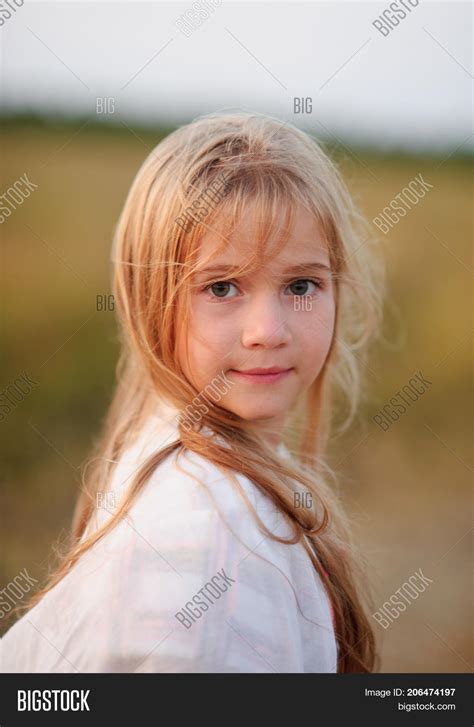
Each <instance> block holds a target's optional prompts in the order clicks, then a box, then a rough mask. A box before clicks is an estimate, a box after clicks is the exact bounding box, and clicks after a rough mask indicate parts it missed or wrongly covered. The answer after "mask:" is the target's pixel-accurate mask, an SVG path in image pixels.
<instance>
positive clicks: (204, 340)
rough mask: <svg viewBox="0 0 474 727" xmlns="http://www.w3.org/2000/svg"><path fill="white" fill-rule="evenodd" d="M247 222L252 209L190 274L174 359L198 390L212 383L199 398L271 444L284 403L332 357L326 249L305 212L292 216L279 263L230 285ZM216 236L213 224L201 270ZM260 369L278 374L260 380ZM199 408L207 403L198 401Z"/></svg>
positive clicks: (275, 258)
mask: <svg viewBox="0 0 474 727" xmlns="http://www.w3.org/2000/svg"><path fill="white" fill-rule="evenodd" d="M254 219H255V218H253V216H252V208H251V207H250V206H249V208H248V212H247V214H246V215H245V216H244V219H243V220H241V222H240V225H239V226H238V227H237V228H236V229H235V230H234V232H233V233H232V235H231V236H230V237H229V241H230V244H229V245H227V246H226V249H225V250H224V251H222V252H221V253H220V254H219V255H218V257H217V258H215V259H213V260H212V261H211V262H210V263H209V265H208V266H206V268H205V270H202V271H200V272H199V273H197V274H196V276H195V280H194V287H193V290H192V293H191V311H190V323H189V327H188V330H187V331H186V332H184V331H183V332H182V334H181V335H180V336H179V339H178V357H179V361H180V364H181V367H182V369H183V371H184V372H185V374H186V376H187V378H188V379H189V380H190V381H191V382H192V383H193V384H194V386H195V387H196V388H197V389H198V390H199V391H200V392H202V391H203V390H204V388H205V387H206V386H207V385H208V384H211V383H212V382H213V381H214V382H215V384H216V386H215V387H214V388H213V390H212V393H210V394H209V392H210V391H211V390H210V389H208V390H207V392H206V394H207V396H209V398H210V399H211V400H213V401H215V402H216V403H218V404H219V406H222V407H223V408H224V409H227V410H229V411H231V412H233V413H234V414H237V415H238V416H240V417H242V418H243V419H245V420H247V421H249V422H252V423H253V424H254V425H255V427H258V429H259V430H260V431H261V432H262V433H263V434H264V435H265V436H266V437H267V438H268V439H269V440H270V441H272V442H276V443H277V442H278V441H279V439H280V433H281V429H282V427H283V424H284V420H285V417H286V415H287V413H288V411H289V409H290V407H291V405H292V404H293V403H294V402H295V401H296V399H297V398H298V396H299V395H300V394H301V393H302V392H303V391H304V390H305V389H307V388H308V387H309V386H310V385H311V384H312V383H313V381H314V380H315V379H316V378H317V376H318V375H319V373H320V371H321V369H322V367H323V364H324V361H325V359H326V356H327V353H328V351H329V348H330V345H331V340H332V336H333V330H334V320H335V297H334V285H333V281H332V278H331V270H330V263H329V255H328V250H327V247H326V243H325V241H324V239H323V237H322V234H321V232H320V230H319V229H318V225H317V223H316V221H315V219H314V217H313V216H312V215H311V214H310V213H309V212H308V211H307V210H306V209H305V208H304V207H299V208H298V210H297V212H296V214H295V218H294V224H293V230H292V232H291V235H290V237H289V239H288V242H287V244H286V245H285V247H284V248H283V249H282V250H281V251H280V252H279V253H278V255H271V254H270V255H269V260H268V262H267V263H266V264H265V265H263V266H261V267H260V268H258V269H257V270H255V271H252V272H251V273H248V274H246V275H245V276H243V277H234V274H233V271H232V267H233V266H234V267H238V266H239V265H242V261H243V260H248V259H249V258H250V257H251V256H252V254H254V250H255V244H254V240H255V230H254V227H255V223H254ZM222 229H223V228H222ZM219 233H220V229H219V228H218V227H216V226H214V227H213V229H212V230H208V231H206V233H205V235H204V237H203V238H202V240H201V245H200V249H199V256H198V262H199V263H201V262H202V261H203V260H204V259H205V258H207V257H208V255H209V254H211V253H212V252H213V251H214V250H216V249H217V248H218V246H219V245H220V244H221V243H222V236H221V234H219ZM271 244H272V243H271V241H270V245H271ZM211 267H212V270H210V269H209V268H211ZM186 339H187V345H188V352H189V360H186V358H185V342H186ZM255 369H257V370H260V373H259V372H258V371H257V372H255ZM262 369H272V370H273V369H277V370H278V371H279V372H280V373H276V374H275V373H273V374H272V373H267V374H266V375H265V374H264V373H262V371H261V370H262ZM252 371H254V373H251V372H252ZM199 401H204V402H205V395H203V396H202V398H200V399H199Z"/></svg>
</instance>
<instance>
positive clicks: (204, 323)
mask: <svg viewBox="0 0 474 727" xmlns="http://www.w3.org/2000/svg"><path fill="white" fill-rule="evenodd" d="M235 333H236V331H235V327H234V326H233V325H232V321H231V320H230V318H229V316H219V315H216V311H213V310H212V309H211V310H210V306H209V304H207V305H203V304H200V303H199V302H198V301H195V302H194V303H193V310H192V312H191V315H190V320H189V329H188V348H189V357H190V360H191V361H192V362H193V365H194V367H195V368H196V369H197V370H204V369H205V370H206V371H207V370H211V369H216V368H218V369H220V368H222V367H223V366H225V362H226V360H228V359H229V356H230V355H231V353H232V351H233V348H234V346H235V335H234V334H235Z"/></svg>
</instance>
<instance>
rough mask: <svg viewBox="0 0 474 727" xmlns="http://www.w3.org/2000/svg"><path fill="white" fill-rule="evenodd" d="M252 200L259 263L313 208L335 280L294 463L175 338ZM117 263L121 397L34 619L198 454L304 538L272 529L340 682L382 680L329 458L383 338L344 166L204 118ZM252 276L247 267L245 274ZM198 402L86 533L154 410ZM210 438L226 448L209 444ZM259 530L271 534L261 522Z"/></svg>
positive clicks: (297, 136)
mask: <svg viewBox="0 0 474 727" xmlns="http://www.w3.org/2000/svg"><path fill="white" fill-rule="evenodd" d="M223 179H224V180H225V184H224V186H222V180H223ZM212 185H214V186H212ZM219 185H221V186H219ZM218 188H220V189H223V190H224V191H223V193H222V194H221V195H217V196H214V198H213V200H214V201H213V202H212V204H211V203H210V202H209V201H208V205H207V208H206V209H205V211H204V212H203V207H202V199H203V196H202V195H203V192H204V191H205V190H209V189H218ZM250 201H251V202H252V204H253V205H255V209H256V210H257V213H256V215H257V229H258V230H259V234H258V239H257V241H256V244H257V250H258V251H259V252H262V251H265V249H266V245H267V244H268V241H269V240H273V239H274V238H275V236H277V237H278V238H279V240H280V241H281V245H282V246H283V245H284V244H285V240H286V237H285V235H286V234H287V232H288V230H289V229H290V228H291V221H292V219H293V215H294V210H295V208H296V206H297V205H304V207H305V208H306V210H308V211H309V212H310V213H311V214H312V215H314V218H315V220H317V222H318V224H319V225H320V229H321V230H322V232H323V234H324V238H325V241H326V244H327V247H328V251H329V257H330V264H331V270H332V277H333V280H334V296H335V306H336V316H335V327H334V333H333V336H332V341H331V345H330V349H329V352H328V354H327V357H326V359H325V362H324V364H323V367H322V369H321V372H320V374H319V375H318V376H317V378H316V380H315V381H314V382H313V383H312V384H311V386H310V387H308V388H307V389H306V390H305V391H304V392H303V394H302V395H300V397H299V399H298V401H297V402H295V403H294V405H293V406H292V409H291V411H290V413H289V416H288V418H287V419H288V421H287V424H286V426H287V427H288V430H287V433H290V432H291V436H292V442H293V445H292V449H293V454H294V456H293V458H290V459H284V458H282V457H281V456H280V454H279V453H278V452H276V451H274V449H272V448H271V446H270V444H268V443H267V442H266V441H265V439H264V437H263V436H260V435H258V434H255V432H253V433H251V432H250V431H249V428H248V423H247V422H246V421H245V420H244V419H242V418H240V417H238V416H237V415H236V414H234V413H232V412H230V411H228V410H226V409H225V408H224V407H223V406H219V402H218V401H215V400H214V398H213V397H208V396H206V394H205V392H204V393H203V392H199V391H197V390H196V388H195V387H194V386H193V384H192V382H190V381H189V380H188V379H187V377H186V376H185V374H184V372H183V370H182V368H181V366H180V364H179V360H178V356H177V341H178V337H179V335H180V333H181V332H182V331H183V330H184V331H186V329H187V328H186V327H187V325H188V321H189V313H190V294H191V292H192V289H193V279H194V278H193V276H194V275H195V273H196V270H197V269H198V268H197V264H196V257H197V251H198V247H199V243H200V240H201V238H202V236H203V235H204V233H205V232H206V231H207V230H209V229H211V228H212V225H213V222H214V221H216V220H217V219H219V221H221V220H224V222H225V230H226V234H223V235H222V248H224V247H225V246H226V245H227V244H229V241H228V239H227V238H228V235H229V234H230V232H231V230H232V229H235V227H236V226H237V225H238V223H239V220H240V219H242V213H243V212H244V211H245V205H246V204H248V203H249V202H250ZM200 204H201V208H200ZM199 209H200V212H199ZM282 209H284V210H286V218H287V219H286V222H287V224H286V225H284V227H283V232H282V228H281V226H278V229H277V225H276V222H277V220H278V219H279V216H280V212H281V210H282ZM112 249H113V256H112V257H113V263H114V279H113V291H114V295H115V302H116V310H117V314H118V320H119V325H120V336H121V344H122V350H121V355H120V359H119V362H118V366H117V386H116V390H115V393H114V396H113V400H112V402H111V405H110V408H109V411H108V413H107V416H106V418H105V421H104V426H103V431H102V435H101V438H100V440H99V442H98V443H97V445H96V451H95V453H94V457H93V458H92V459H91V460H90V462H89V463H88V465H90V466H88V467H86V469H85V471H84V476H83V486H82V488H81V493H80V495H79V498H78V502H77V505H76V508H75V512H74V518H73V522H72V528H71V537H70V542H69V543H68V546H67V551H66V552H65V553H64V554H63V555H62V556H61V562H60V563H59V565H58V567H57V568H56V570H55V571H54V572H53V573H52V574H50V575H49V579H48V582H47V584H46V585H45V586H44V587H43V588H42V589H41V590H40V591H39V592H38V593H36V594H35V595H34V596H33V598H32V599H31V600H30V602H29V603H28V604H27V605H26V608H29V607H31V606H32V605H34V604H35V603H37V602H38V601H39V600H40V599H41V598H42V597H43V596H44V595H45V593H47V592H48V591H49V590H50V589H51V588H52V587H53V586H54V585H55V584H57V583H58V582H59V581H60V580H61V579H62V578H63V577H64V576H65V575H66V574H67V573H68V571H69V570H70V569H71V568H72V567H73V566H74V564H75V563H76V562H77V560H78V559H79V558H80V557H81V555H82V554H83V553H85V552H86V551H87V550H88V549H89V548H90V547H91V546H92V545H93V544H94V543H95V542H97V541H98V540H99V539H100V538H102V537H103V536H104V535H105V534H106V533H107V532H109V531H110V530H111V529H112V528H113V527H114V526H115V525H116V524H117V523H118V522H119V521H120V520H121V519H122V518H123V517H124V516H125V515H126V513H127V512H128V510H129V509H130V507H131V505H132V503H133V502H134V501H135V499H136V497H137V495H138V494H139V492H140V491H141V490H142V488H143V486H144V485H145V483H146V482H147V480H148V479H149V477H150V475H151V474H152V473H153V471H154V470H155V469H156V468H157V467H158V466H159V464H160V463H161V462H162V461H163V460H164V459H165V458H166V457H167V456H168V455H170V454H171V453H173V452H176V457H177V458H179V456H180V455H181V454H182V453H184V451H185V450H191V451H193V452H195V453H197V454H199V455H202V456H203V457H205V458H206V459H207V460H208V461H209V462H211V463H213V464H214V465H215V466H216V467H217V468H219V470H220V471H222V472H224V473H225V474H226V476H228V477H230V478H231V480H232V481H234V482H235V481H236V478H235V473H240V474H241V475H243V476H245V477H247V478H248V479H249V480H250V481H251V482H252V483H253V484H254V485H255V486H256V487H257V488H259V490H260V491H261V492H263V493H264V494H265V495H266V496H268V497H269V498H271V500H272V501H273V502H274V503H275V504H276V506H277V507H278V508H279V510H280V511H281V513H282V514H283V516H284V517H285V519H286V520H287V522H288V523H289V524H290V526H291V532H292V533H293V536H292V538H291V539H289V540H285V539H282V538H279V537H277V536H276V535H274V534H273V533H271V532H269V531H268V530H267V529H266V528H265V526H264V525H263V523H261V522H260V526H261V527H262V529H263V530H264V531H266V534H267V535H268V536H269V537H271V538H274V539H275V540H278V541H280V542H288V543H299V542H300V543H301V544H302V545H303V547H304V548H305V549H306V551H307V553H308V555H309V557H310V558H311V561H312V563H313V566H314V568H315V569H316V571H317V572H318V574H319V576H320V577H321V579H322V582H323V583H324V585H325V588H326V591H327V593H328V596H329V598H330V601H331V604H332V608H333V613H334V617H335V634H336V640H337V644H338V667H337V669H338V672H370V671H374V670H376V669H378V655H377V650H376V644H375V637H374V631H373V627H372V625H371V623H370V620H369V618H368V616H367V613H368V606H369V599H368V596H367V594H368V592H369V589H368V585H367V577H366V575H365V572H366V568H365V566H363V565H362V559H361V556H360V555H359V554H358V553H357V550H356V548H355V546H354V543H353V541H352V536H351V533H350V523H349V518H348V516H347V515H346V514H345V512H344V508H343V506H342V503H341V497H340V495H339V493H338V492H337V488H336V487H335V485H334V473H333V472H332V470H331V468H330V467H329V465H328V462H327V457H326V449H327V443H328V439H329V436H330V435H332V434H333V433H334V430H335V422H334V411H335V408H336V407H335V402H336V398H338V401H339V402H340V401H341V400H342V401H343V402H344V411H345V413H346V416H345V419H344V421H343V422H342V424H340V428H341V427H342V428H347V426H348V425H349V423H350V422H351V421H352V419H353V417H354V413H355V412H356V409H357V406H358V401H359V398H360V394H361V391H362V390H363V378H362V372H363V370H364V365H365V362H366V358H367V344H368V343H369V341H370V340H371V338H372V337H373V335H374V334H375V333H376V331H377V329H378V327H379V324H380V318H381V293H382V284H381V281H382V271H381V268H380V267H379V264H378V262H377V258H376V257H375V256H374V254H373V251H372V244H371V240H370V232H368V224H367V222H366V221H365V220H364V218H363V216H362V215H360V214H359V212H358V210H357V209H356V206H355V204H354V202H353V200H352V198H351V196H350V194H349V192H348V190H347V187H346V185H345V183H344V182H343V180H342V177H341V174H340V172H339V170H338V168H337V166H336V164H335V163H334V162H333V161H331V160H330V159H329V157H328V156H327V155H326V154H325V153H324V152H323V150H322V148H321V147H320V146H319V144H318V143H317V142H316V141H315V140H314V139H313V138H312V137H310V136H309V135H308V134H306V133H305V132H303V131H301V130H299V129H297V128H296V127H294V126H292V125H291V124H288V123H282V122H281V121H279V120H277V119H273V118H271V117H268V116H265V115H261V114H250V113H234V114H225V113H224V114H222V113H219V114H211V115H207V116H204V117H200V118H198V119H196V120H195V121H193V122H192V123H190V124H188V125H185V126H182V127H180V128H178V129H177V130H176V131H174V132H173V133H171V134H170V135H169V136H167V137H166V138H165V139H163V140H162V141H161V142H160V143H159V144H158V145H157V146H156V148H155V149H154V150H153V151H152V152H151V153H150V154H149V156H148V157H147V159H146V160H145V162H144V163H143V165H142V166H141V168H140V170H139V171H138V174H137V175H136V178H135V180H134V182H133V184H132V186H131V189H130V191H129V194H128V197H127V199H126V201H125V205H124V207H123V210H122V213H121V216H120V218H119V221H118V224H117V227H116V231H115V236H114V244H113V248H112ZM218 252H219V251H218ZM252 264H253V263H252V261H246V262H244V263H243V265H242V271H244V270H248V269H250V268H251V266H252ZM341 394H342V395H343V396H342V399H341ZM197 395H199V396H200V398H201V400H204V401H205V407H202V408H201V414H200V417H199V418H198V420H197V421H195V422H194V423H193V425H192V426H189V422H185V421H184V419H183V420H180V422H179V426H178V432H179V439H177V441H175V442H171V443H169V444H168V445H167V446H166V447H164V448H162V449H161V450H159V451H156V452H154V453H153V454H152V455H151V456H149V457H148V458H147V459H146V461H144V462H142V463H141V466H140V468H139V470H138V471H137V472H136V474H135V476H134V477H133V478H132V479H131V480H130V484H129V485H128V487H127V491H126V495H125V497H124V498H123V500H122V501H121V503H120V506H119V507H118V508H117V510H116V511H115V512H114V514H113V516H112V517H111V518H110V519H109V520H108V521H107V522H106V523H105V524H103V525H102V526H101V527H99V528H98V529H96V530H95V531H94V532H91V533H89V531H88V525H89V524H90V522H91V518H92V516H93V513H94V508H95V502H96V494H97V493H98V492H105V491H106V490H107V486H108V484H109V483H110V481H111V477H112V473H113V471H114V468H115V467H116V465H117V462H118V461H119V459H120V457H121V455H122V453H123V452H124V450H125V449H126V448H127V447H129V446H130V445H131V444H132V443H133V442H134V441H135V440H136V439H137V437H138V436H139V434H140V431H141V430H142V427H143V426H144V424H145V422H146V421H147V418H148V416H149V415H150V413H151V412H152V411H153V409H154V406H155V405H156V403H157V402H159V401H164V402H168V403H169V404H171V405H172V406H174V407H176V408H177V410H178V411H180V412H182V411H184V410H185V409H186V407H188V406H189V405H190V403H191V402H192V401H193V399H195V397H196V396H197ZM203 410H205V411H203ZM203 427H208V428H210V429H211V430H212V431H214V432H215V433H216V434H217V435H219V436H217V437H208V436H206V435H205V434H204V433H203V431H202V429H203ZM220 438H223V440H224V442H223V444H225V446H223V444H221V443H220V442H219V439H220ZM221 442H222V439H221ZM295 482H296V483H299V484H300V485H302V486H303V487H305V488H306V489H307V490H308V491H309V492H310V493H311V494H312V497H313V500H314V502H315V503H316V507H315V508H314V509H310V508H300V507H296V505H295V498H294V484H295ZM254 515H255V517H256V518H257V519H258V517H257V514H256V513H255V511H254ZM21 608H24V607H21Z"/></svg>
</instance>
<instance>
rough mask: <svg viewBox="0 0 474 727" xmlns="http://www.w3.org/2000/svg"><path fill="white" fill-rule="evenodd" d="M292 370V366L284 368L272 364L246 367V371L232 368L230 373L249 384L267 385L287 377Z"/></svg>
mask: <svg viewBox="0 0 474 727" xmlns="http://www.w3.org/2000/svg"><path fill="white" fill-rule="evenodd" d="M292 371H293V369H292V368H291V369H282V368H281V367H280V366H271V367H269V368H267V369H261V368H259V369H245V370H244V371H239V370H238V369H230V371H229V375H230V376H235V377H236V378H237V379H239V380H240V381H242V382H247V383H248V384H259V385H267V384H274V383H276V382H278V381H281V380H282V379H285V378H286V377H287V376H289V375H290V374H291V372H292Z"/></svg>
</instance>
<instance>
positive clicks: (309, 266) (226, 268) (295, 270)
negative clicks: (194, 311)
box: [197, 262, 331, 275]
mask: <svg viewBox="0 0 474 727" xmlns="http://www.w3.org/2000/svg"><path fill="white" fill-rule="evenodd" d="M241 267H242V266H238V265H210V266H209V267H207V268H203V269H202V270H198V271H197V275H204V274H205V273H233V272H236V271H238V270H240V269H241ZM308 270H326V271H327V272H329V273H330V272H331V268H330V267H329V265H325V264H324V263H320V262H307V263H299V264H298V265H291V266H290V267H289V268H286V269H285V270H284V271H283V272H284V273H288V274H290V275H298V274H300V273H305V272H308Z"/></svg>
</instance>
